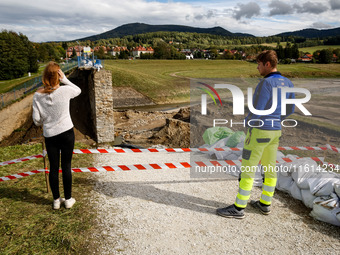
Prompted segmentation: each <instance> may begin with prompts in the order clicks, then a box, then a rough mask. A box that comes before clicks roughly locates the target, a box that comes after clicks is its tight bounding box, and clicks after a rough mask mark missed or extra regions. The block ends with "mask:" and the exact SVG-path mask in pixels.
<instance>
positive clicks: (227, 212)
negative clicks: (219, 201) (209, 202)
mask: <svg viewBox="0 0 340 255" xmlns="http://www.w3.org/2000/svg"><path fill="white" fill-rule="evenodd" d="M216 214H217V215H220V216H222V217H226V218H235V219H243V218H244V209H242V210H240V211H239V210H237V209H236V208H235V206H234V205H230V206H228V207H225V208H219V209H217V210H216Z"/></svg>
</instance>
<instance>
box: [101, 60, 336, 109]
mask: <svg viewBox="0 0 340 255" xmlns="http://www.w3.org/2000/svg"><path fill="white" fill-rule="evenodd" d="M105 69H107V70H110V71H112V82H113V86H118V87H124V86H131V87H133V88H135V89H136V90H138V91H140V92H141V93H143V94H145V95H147V96H149V97H150V98H151V99H153V100H154V101H155V102H157V103H171V102H184V101H189V84H190V80H189V78H249V77H259V78H260V75H259V74H258V71H257V64H256V63H249V62H246V61H237V60H216V61H211V60H131V61H127V60H126V61H124V60H123V61H113V60H111V61H105ZM278 69H279V71H281V72H282V73H283V75H285V76H286V77H290V78H314V77H325V78H330V77H340V65H339V64H327V65H326V64H304V63H301V64H300V63H298V64H291V65H279V67H278Z"/></svg>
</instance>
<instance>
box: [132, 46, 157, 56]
mask: <svg viewBox="0 0 340 255" xmlns="http://www.w3.org/2000/svg"><path fill="white" fill-rule="evenodd" d="M141 53H143V54H154V53H155V50H154V49H153V48H152V47H147V48H145V47H143V46H138V47H136V48H134V49H133V50H132V56H133V57H134V58H139V57H140V54H141Z"/></svg>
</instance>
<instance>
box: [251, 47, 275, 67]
mask: <svg viewBox="0 0 340 255" xmlns="http://www.w3.org/2000/svg"><path fill="white" fill-rule="evenodd" d="M256 61H257V62H258V63H263V65H265V64H266V63H267V62H269V63H270V65H271V66H272V68H276V66H277V62H278V60H277V54H276V52H275V51H274V50H265V51H262V52H261V53H260V55H258V56H257V58H256Z"/></svg>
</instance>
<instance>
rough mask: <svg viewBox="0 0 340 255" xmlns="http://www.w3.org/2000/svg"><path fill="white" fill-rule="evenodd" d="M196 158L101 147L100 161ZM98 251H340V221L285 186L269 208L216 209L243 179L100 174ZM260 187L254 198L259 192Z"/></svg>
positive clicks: (178, 172)
mask: <svg viewBox="0 0 340 255" xmlns="http://www.w3.org/2000/svg"><path fill="white" fill-rule="evenodd" d="M184 161H185V162H190V154H189V153H177V154H174V153H153V154H133V155H132V154H120V155H112V154H111V155H103V154H101V155H96V156H95V165H96V166H104V165H117V164H135V163H161V162H163V163H164V162H184ZM94 178H95V179H96V185H95V188H94V190H93V191H92V201H94V203H95V205H94V206H95V207H96V208H98V218H97V219H98V228H97V229H98V231H97V232H96V233H93V239H94V240H95V242H96V244H95V246H97V247H98V249H97V252H96V254H259V253H261V254H273V253H275V254H339V253H340V244H339V238H340V228H338V227H335V226H332V225H329V224H325V223H322V222H318V221H316V220H313V219H312V218H311V217H310V216H308V213H309V212H310V210H309V209H307V208H306V207H305V206H304V205H303V204H302V203H301V202H299V201H297V200H294V199H293V198H290V197H289V196H288V195H286V194H284V193H281V192H277V193H276V195H275V196H274V201H273V206H272V207H273V208H272V209H273V212H272V214H271V215H269V216H264V215H262V214H260V213H258V212H257V211H256V210H254V209H253V208H251V207H250V206H249V207H247V209H246V218H245V219H243V220H237V219H226V218H223V217H219V216H217V215H216V214H215V210H216V208H218V207H224V206H227V205H229V204H231V203H233V202H234V199H235V196H236V192H237V189H238V182H237V180H236V179H192V178H190V170H189V169H173V170H148V171H140V172H136V171H131V172H116V173H112V172H111V173H96V174H94ZM260 193H261V190H260V188H257V187H255V188H254V189H253V191H252V195H251V199H258V198H259V196H260Z"/></svg>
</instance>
